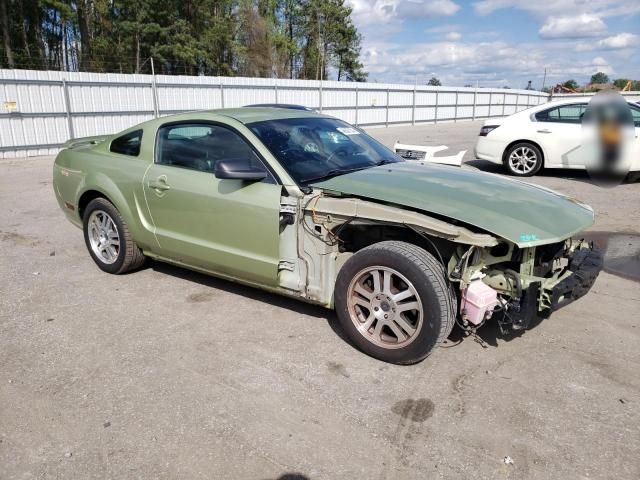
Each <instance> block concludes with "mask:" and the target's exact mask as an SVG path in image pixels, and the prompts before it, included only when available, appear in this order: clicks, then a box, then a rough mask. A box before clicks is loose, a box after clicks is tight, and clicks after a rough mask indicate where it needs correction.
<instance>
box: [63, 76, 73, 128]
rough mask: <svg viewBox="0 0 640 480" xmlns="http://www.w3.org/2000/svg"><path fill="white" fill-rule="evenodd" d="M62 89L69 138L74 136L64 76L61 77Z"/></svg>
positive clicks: (67, 87) (69, 101) (67, 88)
mask: <svg viewBox="0 0 640 480" xmlns="http://www.w3.org/2000/svg"><path fill="white" fill-rule="evenodd" d="M62 91H63V93H64V109H65V113H66V114H67V128H68V129H69V139H70V140H71V139H73V138H74V137H75V135H74V133H73V119H72V118H71V100H70V99H69V86H68V85H67V80H66V79H65V78H63V79H62Z"/></svg>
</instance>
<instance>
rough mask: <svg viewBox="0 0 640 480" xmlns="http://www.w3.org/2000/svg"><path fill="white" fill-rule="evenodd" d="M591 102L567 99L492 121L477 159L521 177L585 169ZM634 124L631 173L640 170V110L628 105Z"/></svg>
mask: <svg viewBox="0 0 640 480" xmlns="http://www.w3.org/2000/svg"><path fill="white" fill-rule="evenodd" d="M587 105H588V100H586V99H567V100H562V101H558V102H551V103H546V104H543V105H538V106H536V107H533V108H529V109H527V110H523V111H521V112H518V113H515V114H513V115H511V116H509V117H505V118H491V119H489V120H487V121H486V122H485V124H484V126H483V127H482V128H481V129H480V136H479V137H478V142H477V143H476V148H475V155H476V158H479V159H481V160H488V161H489V162H493V163H497V164H500V165H504V166H505V167H506V169H507V170H508V171H509V173H510V174H512V175H515V176H519V177H529V176H531V175H535V174H536V173H537V172H538V171H539V170H540V169H541V168H543V167H544V168H573V169H584V168H586V167H585V162H584V156H583V155H580V154H579V152H577V150H578V149H579V148H580V145H581V143H582V140H583V132H582V114H583V113H584V111H585V110H586V108H587ZM629 108H630V109H631V113H632V115H633V121H634V123H635V140H634V145H633V148H634V151H635V154H634V155H633V157H632V158H633V161H634V163H633V164H632V168H631V170H633V171H636V170H640V158H637V157H640V139H639V138H638V137H639V136H640V106H639V105H637V104H635V103H631V102H629Z"/></svg>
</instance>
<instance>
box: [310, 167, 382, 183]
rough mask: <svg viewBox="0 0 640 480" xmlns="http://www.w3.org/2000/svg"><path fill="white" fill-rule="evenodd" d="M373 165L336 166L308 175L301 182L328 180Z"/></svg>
mask: <svg viewBox="0 0 640 480" xmlns="http://www.w3.org/2000/svg"><path fill="white" fill-rule="evenodd" d="M371 167H375V165H366V166H364V167H357V168H347V169H344V170H343V169H341V168H334V169H331V170H328V171H327V172H325V173H323V174H322V175H317V176H315V177H308V178H303V179H302V180H300V183H309V182H314V181H316V180H326V179H328V178H331V177H337V176H338V175H344V174H345V173H351V172H357V171H358V170H364V169H366V168H371Z"/></svg>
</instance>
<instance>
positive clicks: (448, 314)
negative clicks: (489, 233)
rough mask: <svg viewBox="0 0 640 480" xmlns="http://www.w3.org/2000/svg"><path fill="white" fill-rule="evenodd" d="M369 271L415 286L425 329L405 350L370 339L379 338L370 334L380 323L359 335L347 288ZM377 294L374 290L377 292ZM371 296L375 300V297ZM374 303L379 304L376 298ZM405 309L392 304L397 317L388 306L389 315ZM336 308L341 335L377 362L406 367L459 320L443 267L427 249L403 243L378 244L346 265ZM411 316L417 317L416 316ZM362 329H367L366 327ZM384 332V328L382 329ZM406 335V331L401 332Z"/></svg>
mask: <svg viewBox="0 0 640 480" xmlns="http://www.w3.org/2000/svg"><path fill="white" fill-rule="evenodd" d="M369 267H382V268H389V269H393V270H395V271H396V272H398V273H399V274H401V275H402V276H404V277H405V278H406V280H408V281H409V282H411V284H412V285H411V286H412V287H413V288H414V290H415V291H416V292H417V296H416V298H415V300H419V303H420V304H421V305H422V312H423V316H422V322H421V327H420V328H419V329H418V328H416V329H415V330H416V331H415V333H414V334H413V335H412V336H411V337H410V338H413V340H411V342H410V343H408V344H407V345H406V346H400V344H399V345H398V346H396V347H395V348H394V347H393V346H392V344H390V345H391V346H389V347H385V346H381V345H377V344H376V343H375V340H371V338H377V337H375V335H373V332H372V330H373V331H375V325H376V324H377V322H378V321H380V320H377V321H376V322H375V323H374V324H372V326H371V327H370V328H369V329H368V330H367V331H366V333H361V330H359V329H358V327H356V325H355V322H357V321H359V320H358V319H356V320H352V317H351V313H350V309H349V299H348V297H349V287H350V285H352V281H353V282H356V281H357V280H356V279H357V278H363V277H362V276H361V275H362V272H363V271H364V270H366V269H367V268H369ZM365 275H366V274H365ZM379 278H380V277H379ZM400 281H401V280H400ZM401 282H402V281H401ZM403 285H407V284H403ZM373 290H374V291H375V288H374V289H373ZM372 295H375V292H374V294H372ZM383 296H384V295H383ZM375 298H377V297H375ZM411 300H414V299H413V298H412V299H411ZM371 301H372V302H374V301H375V300H373V297H372V300H371ZM352 303H353V302H352ZM371 305H373V303H371ZM401 305H402V303H394V304H393V312H391V311H390V310H389V305H387V306H386V309H385V311H386V312H389V314H393V315H399V310H400V309H399V308H398V307H399V306H401ZM335 308H336V313H337V316H338V319H339V321H340V324H341V326H342V329H343V331H344V332H345V334H346V335H347V337H348V338H349V340H350V341H351V342H352V343H353V344H354V345H355V346H356V347H357V348H358V349H359V350H361V351H363V352H364V353H366V354H367V355H370V356H372V357H374V358H377V359H379V360H382V361H385V362H389V363H395V364H403V365H408V364H412V363H417V362H420V361H421V360H423V359H425V358H426V357H427V356H428V355H429V354H430V353H431V352H432V351H433V350H434V349H435V348H436V347H437V346H438V345H440V344H441V343H442V342H443V341H444V340H445V339H446V338H447V337H448V336H449V334H450V333H451V329H452V328H453V325H454V323H455V315H456V303H455V294H454V293H453V290H452V289H451V288H450V287H449V285H448V284H447V281H446V279H445V272H444V268H443V266H442V264H441V263H440V262H438V261H437V260H436V259H435V258H434V257H433V256H432V255H431V254H430V253H429V252H427V251H426V250H424V249H423V248H420V247H418V246H416V245H412V244H410V243H405V242H399V241H385V242H380V243H376V244H374V245H371V246H369V247H367V248H364V249H362V250H360V251H359V252H357V253H356V254H355V255H353V256H352V257H351V258H349V260H347V262H346V263H345V264H344V266H343V267H342V269H341V270H340V273H339V274H338V278H337V279H336V285H335ZM352 308H355V307H352ZM358 308H360V310H359V312H360V314H361V315H364V314H363V310H362V308H361V307H359V306H358ZM396 308H398V314H396ZM377 310H378V313H376V315H378V314H379V313H383V312H382V309H381V308H378V309H377ZM365 311H366V309H365ZM373 313H374V312H373V310H369V314H368V315H371V314H373ZM412 314H414V315H415V314H416V313H415V311H414V312H413V313H412ZM356 316H357V315H356ZM369 318H370V317H369ZM385 318H386V317H385ZM385 322H387V321H386V320H383V321H382V324H383V325H384V324H385ZM414 325H417V323H416V324H414ZM395 326H396V327H397V325H395ZM360 328H362V329H363V330H364V328H363V327H362V324H360ZM385 328H386V327H384V326H383V327H382V329H385ZM389 332H390V331H389ZM402 332H403V333H407V332H408V331H407V330H402Z"/></svg>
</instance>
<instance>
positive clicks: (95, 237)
mask: <svg viewBox="0 0 640 480" xmlns="http://www.w3.org/2000/svg"><path fill="white" fill-rule="evenodd" d="M83 230H84V241H85V244H86V245H87V250H89V254H90V255H91V258H93V261H94V262H96V265H98V267H100V269H101V270H103V271H105V272H107V273H115V274H119V273H125V272H128V271H130V270H134V269H136V268H139V267H140V266H142V264H143V263H144V260H145V257H144V255H143V253H142V250H140V248H138V246H137V245H136V243H135V242H134V241H133V238H132V237H131V234H130V233H129V228H128V227H127V224H126V223H125V222H124V220H123V219H122V216H121V215H120V212H118V210H117V209H116V207H114V206H113V204H112V203H111V202H109V201H108V200H107V199H105V198H96V199H94V200H91V202H89V204H88V205H87V207H86V208H85V211H84V214H83Z"/></svg>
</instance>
